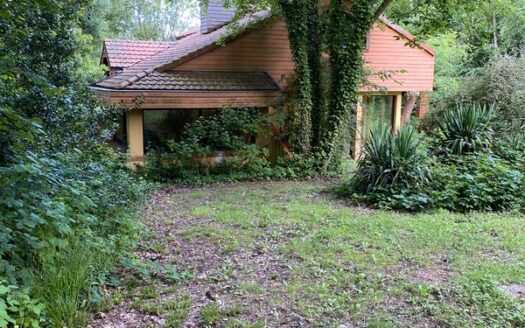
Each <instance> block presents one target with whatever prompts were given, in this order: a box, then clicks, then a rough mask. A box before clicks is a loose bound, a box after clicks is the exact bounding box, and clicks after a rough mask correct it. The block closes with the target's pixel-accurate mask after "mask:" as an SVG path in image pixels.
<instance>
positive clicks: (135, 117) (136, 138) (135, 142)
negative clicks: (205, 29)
mask: <svg viewBox="0 0 525 328" xmlns="http://www.w3.org/2000/svg"><path fill="white" fill-rule="evenodd" d="M126 114H127V115H126V118H127V120H126V124H127V132H128V152H129V155H130V157H131V159H130V164H132V165H135V164H142V163H144V119H143V113H142V109H133V110H131V111H129V112H127V113H126Z"/></svg>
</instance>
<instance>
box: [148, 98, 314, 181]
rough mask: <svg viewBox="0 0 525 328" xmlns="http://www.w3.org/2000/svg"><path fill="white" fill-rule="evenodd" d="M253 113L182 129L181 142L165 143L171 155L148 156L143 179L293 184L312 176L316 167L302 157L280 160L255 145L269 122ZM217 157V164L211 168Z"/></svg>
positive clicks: (226, 113)
mask: <svg viewBox="0 0 525 328" xmlns="http://www.w3.org/2000/svg"><path fill="white" fill-rule="evenodd" d="M268 119H269V117H265V116H263V115H261V114H259V113H258V112H257V111H256V110H249V109H229V108H225V109H221V110H219V111H218V112H217V113H215V114H214V115H210V116H202V117H200V118H199V119H197V120H196V121H194V122H191V123H188V124H187V125H186V126H185V127H184V132H183V137H182V139H181V140H180V141H169V142H168V145H167V147H168V149H169V152H165V151H162V150H150V151H149V152H148V160H147V162H146V165H145V167H143V168H141V169H140V170H141V172H142V174H144V175H145V176H146V177H147V178H149V179H153V180H156V181H176V182H179V183H191V184H194V183H210V182H231V181H240V180H265V179H287V178H292V179H297V178H306V177H310V176H312V175H313V165H314V161H313V159H312V158H308V157H307V156H304V155H293V156H292V157H290V158H283V159H278V160H277V163H276V165H272V163H271V162H270V159H269V153H268V150H267V149H265V148H260V147H258V146H257V145H256V144H253V143H251V142H253V141H254V140H255V138H256V136H257V135H261V134H262V133H268V132H267V131H265V129H266V130H267V128H268V127H267V123H268V122H267V120H268ZM216 156H219V157H220V159H219V161H218V162H217V163H213V162H211V163H210V159H211V161H213V160H214V158H215V157H216Z"/></svg>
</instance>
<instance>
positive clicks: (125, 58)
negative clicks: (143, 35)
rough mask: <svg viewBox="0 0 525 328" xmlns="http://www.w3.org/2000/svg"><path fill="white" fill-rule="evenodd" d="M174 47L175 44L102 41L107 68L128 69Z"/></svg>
mask: <svg viewBox="0 0 525 328" xmlns="http://www.w3.org/2000/svg"><path fill="white" fill-rule="evenodd" d="M173 45H175V42H160V41H135V40H113V39H106V40H104V55H105V56H106V57H107V59H108V66H109V67H112V68H113V67H121V68H125V67H129V66H131V65H133V64H135V63H138V62H139V61H141V60H144V59H145V58H148V57H151V56H153V55H154V54H156V53H158V52H160V51H162V50H165V49H167V48H169V47H171V46H173Z"/></svg>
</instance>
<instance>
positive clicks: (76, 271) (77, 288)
mask: <svg viewBox="0 0 525 328" xmlns="http://www.w3.org/2000/svg"><path fill="white" fill-rule="evenodd" d="M108 263H109V262H108V259H107V258H105V257H104V256H102V255H101V254H100V252H99V251H94V250H93V249H91V248H89V247H86V246H84V245H81V244H75V245H72V247H70V248H69V249H67V250H64V251H62V252H59V253H54V254H53V255H52V256H50V257H48V258H45V260H44V261H43V262H42V267H41V268H40V270H38V272H37V273H35V275H34V283H35V288H36V293H37V295H38V297H39V298H40V299H41V300H42V301H44V303H45V304H46V307H45V313H46V316H47V318H48V320H49V322H50V324H51V326H53V327H67V328H73V327H83V326H85V325H86V324H87V322H88V319H89V311H90V309H91V308H90V306H91V295H90V287H91V282H92V281H93V277H92V275H93V274H94V272H98V271H100V269H101V267H104V266H106V265H107V264H108Z"/></svg>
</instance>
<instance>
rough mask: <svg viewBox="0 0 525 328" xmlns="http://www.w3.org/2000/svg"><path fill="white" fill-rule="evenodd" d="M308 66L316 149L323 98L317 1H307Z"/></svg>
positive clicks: (321, 118) (313, 136) (320, 31)
mask: <svg viewBox="0 0 525 328" xmlns="http://www.w3.org/2000/svg"><path fill="white" fill-rule="evenodd" d="M307 10H308V35H309V38H308V40H307V42H308V66H309V68H310V84H311V99H312V113H311V117H312V146H313V147H314V148H315V147H317V145H318V143H319V140H320V139H321V133H322V131H321V130H322V125H323V116H324V115H323V110H324V101H323V99H324V97H323V90H322V86H321V74H322V72H321V45H322V37H323V31H322V24H321V16H320V12H319V0H308V9H307Z"/></svg>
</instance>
